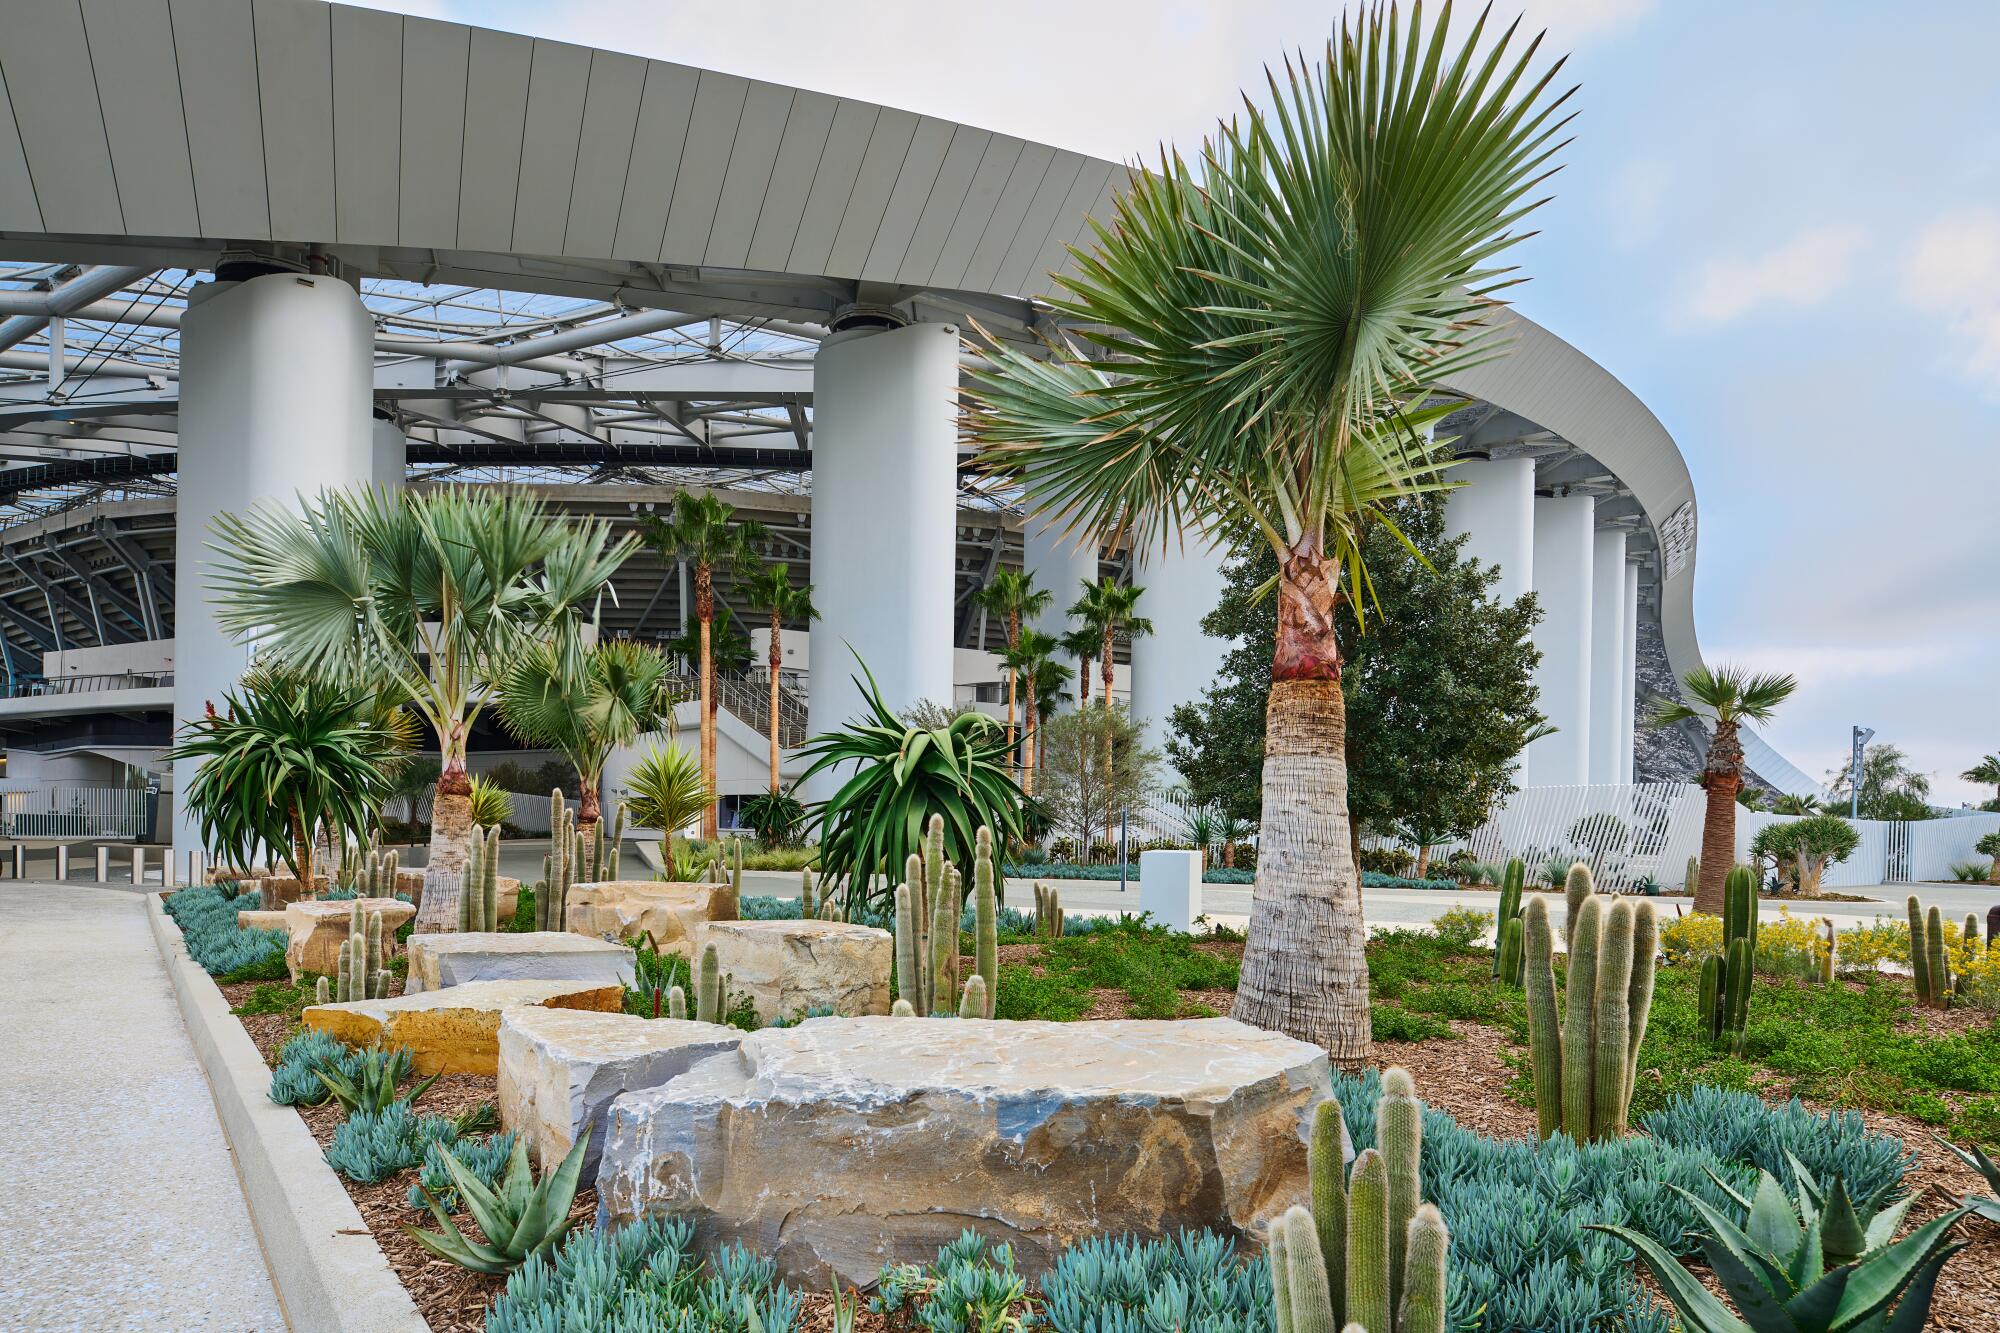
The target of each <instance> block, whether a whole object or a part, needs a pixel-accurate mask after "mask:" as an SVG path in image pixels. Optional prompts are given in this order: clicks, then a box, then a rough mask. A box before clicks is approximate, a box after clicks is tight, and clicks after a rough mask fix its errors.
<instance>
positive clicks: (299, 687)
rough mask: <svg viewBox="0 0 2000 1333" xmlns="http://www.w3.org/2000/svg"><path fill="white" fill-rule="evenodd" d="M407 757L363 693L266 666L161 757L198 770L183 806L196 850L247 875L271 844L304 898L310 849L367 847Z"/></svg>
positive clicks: (310, 881) (311, 883)
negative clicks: (194, 825) (196, 828)
mask: <svg viewBox="0 0 2000 1333" xmlns="http://www.w3.org/2000/svg"><path fill="white" fill-rule="evenodd" d="M407 755H408V750H407V749H406V747H405V742H404V740H403V738H401V737H399V736H398V734H397V731H396V728H395V727H393V726H392V725H390V724H389V723H388V722H387V721H386V720H385V719H384V718H383V717H382V716H381V714H380V713H379V712H378V711H377V710H376V709H375V708H374V707H373V705H372V701H371V699H370V698H369V697H368V696H367V695H365V694H358V693H356V692H355V691H353V690H352V689H343V688H341V687H339V686H337V685H334V684H332V683H331V682H328V681H321V680H316V679H313V678H312V677H309V676H303V675H300V674H298V673H296V672H290V671H284V670H275V671H274V670H268V669H267V670H258V671H253V672H252V673H251V674H250V675H248V676H246V677H245V678H244V681H243V685H242V688H241V689H240V690H238V691H236V692H233V693H230V694H225V695H224V696H223V708H222V711H221V712H216V711H215V710H214V709H213V708H212V707H211V709H210V710H209V712H208V713H207V714H206V715H204V716H202V717H198V718H195V719H194V720H193V721H191V722H189V723H188V724H187V725H186V726H185V727H183V728H182V730H181V741H180V744H179V745H177V746H175V747H174V748H173V749H172V750H170V751H168V753H167V757H168V758H169V759H176V760H178V759H193V760H196V761H198V762H199V763H200V764H201V767H200V769H199V771H197V772H196V774H195V776H194V781H192V782H191V783H189V784H188V789H187V791H186V792H185V793H184V794H183V797H182V799H183V800H185V801H186V802H187V806H188V809H190V810H192V811H193V812H194V815H195V819H196V821H197V822H198V823H199V825H200V827H201V838H202V843H203V845H204V846H206V847H207V848H208V849H209V850H210V851H212V852H214V853H215V854H216V855H217V857H218V858H219V859H222V860H224V861H225V863H230V864H235V865H239V866H243V867H245V868H248V867H249V866H252V865H255V864H256V863H257V861H258V859H259V854H260V852H261V850H262V849H263V848H265V847H269V848H271V849H272V850H274V851H276V852H277V853H278V854H279V855H280V856H281V857H283V859H284V861H285V864H286V865H288V866H289V867H291V871H292V874H294V875H295V876H297V877H298V881H299V883H300V885H301V886H303V887H304V888H305V890H306V891H307V892H311V891H312V889H313V888H314V878H313V874H314V871H313V847H314V845H315V843H317V842H318V840H319V839H320V838H322V837H323V838H325V839H326V840H327V842H328V844H329V845H330V846H335V847H339V846H343V845H345V844H346V843H348V842H350V841H352V842H356V843H360V842H365V841H366V840H367V838H368V835H369V832H370V831H371V830H372V829H373V827H374V825H375V821H376V819H377V817H378V815H379V812H380V810H381V807H382V802H384V801H385V800H387V799H388V797H389V794H390V791H391V789H392V788H393V787H394V785H395V773H396V770H397V768H398V767H400V766H401V764H402V763H403V762H404V760H405V759H406V757H407Z"/></svg>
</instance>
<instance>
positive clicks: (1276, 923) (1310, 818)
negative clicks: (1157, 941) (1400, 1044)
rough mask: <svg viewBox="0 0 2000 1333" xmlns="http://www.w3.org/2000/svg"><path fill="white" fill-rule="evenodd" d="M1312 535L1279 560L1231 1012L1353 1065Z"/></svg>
mask: <svg viewBox="0 0 2000 1333" xmlns="http://www.w3.org/2000/svg"><path fill="white" fill-rule="evenodd" d="M1338 577H1339V567H1338V566H1337V565H1328V564H1327V563H1325V561H1324V560H1323V558H1322V554H1321V551H1320V547H1319V541H1318V539H1317V538H1316V537H1315V538H1309V539H1308V540H1307V541H1306V542H1303V543H1301V544H1300V545H1299V546H1297V547H1294V548H1293V549H1292V550H1290V551H1288V552H1286V555H1285V558H1284V559H1283V560H1282V561H1281V562H1280V566H1279V583H1278V632H1277V648H1276V652H1275V653H1274V654H1273V657H1272V663H1271V680H1272V684H1271V699H1270V703H1269V704H1268V705H1267V707H1266V708H1265V712H1264V770H1263V776H1264V803H1263V816H1262V819H1261V821H1260V825H1261V828H1262V830H1263V837H1262V840H1261V843H1260V845H1259V848H1258V855H1257V881H1256V887H1255V889H1254V890H1253V891H1252V895H1251V906H1250V934H1249V940H1248V942H1247V943H1246V945H1245V946H1244V950H1243V971H1242V979H1241V981H1240V982H1239V983H1238V985H1237V989H1236V1003H1235V1005H1234V1006H1233V1008H1232V1009H1231V1011H1230V1012H1231V1015H1232V1016H1233V1017H1235V1018H1238V1019H1240V1020H1242V1021H1243V1022H1246V1023H1251V1024H1254V1025H1255V1026H1258V1027H1263V1028H1272V1029H1275V1030H1277V1031H1280V1032H1284V1033H1286V1034H1288V1035H1290V1036H1293V1037H1296V1038H1298V1039H1300V1040H1302V1041H1310V1042H1313V1043H1315V1044H1317V1045H1320V1046H1324V1047H1325V1048H1326V1050H1327V1054H1328V1055H1329V1056H1330V1057H1331V1058H1332V1060H1333V1061H1334V1062H1335V1063H1337V1064H1340V1065H1342V1066H1344V1067H1348V1068H1358V1067H1359V1066H1360V1065H1361V1064H1362V1063H1364V1062H1365V1061H1366V1060H1367V1059H1368V1055H1369V1012H1368V960H1367V956H1366V954H1365V953H1364V951H1363V946H1364V945H1365V944H1366V943H1367V938H1368V929H1367V925H1366V923H1365V922H1364V921H1363V919H1362V912H1361V882H1360V877H1359V875H1358V874H1357V873H1356V871H1355V865H1354V855H1353V852H1352V850H1351V849H1352V846H1353V842H1352V837H1351V828H1350V820H1349V818H1348V812H1347V759H1346V744H1345V743H1346V733H1347V706H1346V701H1345V699H1344V698H1343V697H1342V694H1341V689H1340V646H1339V643H1338V641H1337V640H1336V638H1335V635H1334V625H1333V608H1334V592H1335V587H1334V579H1336V578H1338Z"/></svg>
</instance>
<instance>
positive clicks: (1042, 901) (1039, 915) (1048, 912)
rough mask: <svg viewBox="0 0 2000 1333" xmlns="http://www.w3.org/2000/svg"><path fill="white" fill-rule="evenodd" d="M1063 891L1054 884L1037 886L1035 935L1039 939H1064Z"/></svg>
mask: <svg viewBox="0 0 2000 1333" xmlns="http://www.w3.org/2000/svg"><path fill="white" fill-rule="evenodd" d="M1062 933H1063V910H1062V891H1061V890H1060V889H1057V888H1056V887H1055V886H1054V885H1052V884H1037V885H1035V935H1036V937H1037V938H1038V939H1045V940H1057V939H1061V938H1062Z"/></svg>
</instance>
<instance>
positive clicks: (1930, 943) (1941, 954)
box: [1909, 894, 1979, 1009]
mask: <svg viewBox="0 0 2000 1333" xmlns="http://www.w3.org/2000/svg"><path fill="white" fill-rule="evenodd" d="M1909 909H1910V979H1911V980H1912V981H1913V982H1915V983H1916V988H1917V1003H1918V1004H1923V1005H1929V1006H1930V1007H1931V1008H1933V1009H1947V1008H1950V1006H1951V1002H1952V1001H1953V1000H1954V999H1956V998H1957V997H1958V995H1959V994H1960V993H1961V992H1962V991H1963V990H1964V988H1965V978H1964V977H1963V976H1957V977H1955V976H1953V975H1952V972H1951V953H1950V951H1949V950H1948V949H1947V948H1946V947H1945V939H1944V913H1943V912H1941V911H1940V910H1938V908H1937V906H1936V905H1935V904H1933V905H1932V906H1931V908H1930V909H1929V910H1928V911H1926V910H1925V909H1924V906H1923V904H1922V903H1920V902H1918V901H1917V898H1916V895H1915V894H1912V895H1911V896H1910V901H1909ZM1965 939H1966V941H1967V942H1968V944H1970V945H1971V946H1972V947H1974V948H1977V947H1978V944H1979V918H1978V917H1976V916H1974V915H1972V914H1971V913H1967V914H1966V918H1965Z"/></svg>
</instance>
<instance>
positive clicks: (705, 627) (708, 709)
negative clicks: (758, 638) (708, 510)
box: [694, 565, 719, 842]
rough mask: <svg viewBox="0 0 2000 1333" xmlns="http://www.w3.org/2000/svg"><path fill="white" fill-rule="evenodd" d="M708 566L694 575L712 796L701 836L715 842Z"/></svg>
mask: <svg viewBox="0 0 2000 1333" xmlns="http://www.w3.org/2000/svg"><path fill="white" fill-rule="evenodd" d="M713 577H714V575H713V571H711V570H710V569H709V567H708V566H707V565H696V566H695V571H694V588H695V593H694V607H695V615H696V616H697V617H698V618H699V619H700V622H701V663H700V667H701V780H702V783H703V785H704V786H706V787H707V789H708V792H709V802H708V805H707V806H706V807H704V808H703V810H702V812H701V836H702V837H704V838H706V839H708V840H709V841H711V842H713V841H714V840H715V838H716V835H717V827H716V826H717V824H718V822H719V821H718V818H717V813H716V799H715V798H716V791H715V658H714V655H713V653H712V652H711V651H710V643H709V634H710V632H711V630H712V629H713V627H714V624H715V584H714V582H713Z"/></svg>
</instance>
